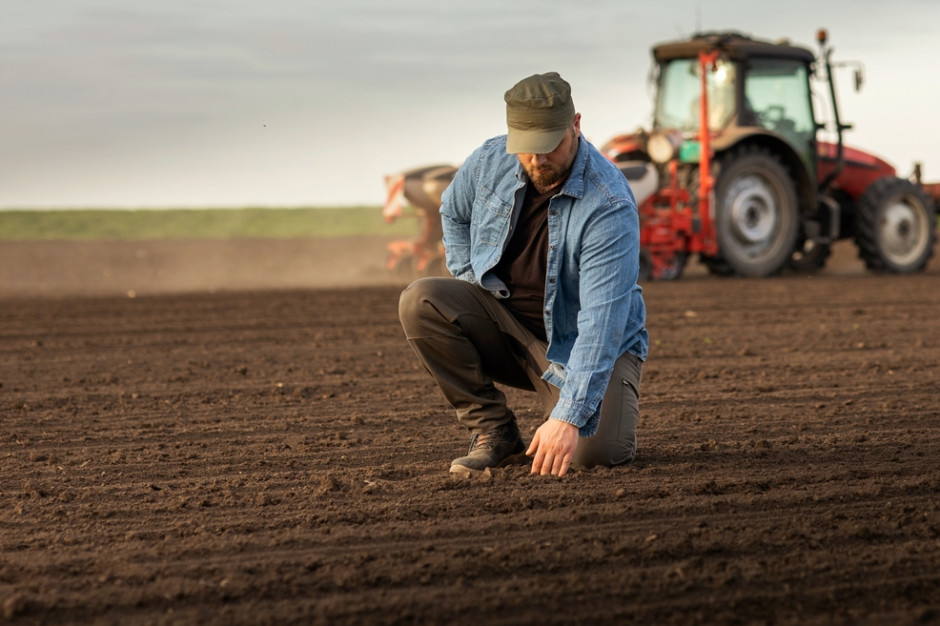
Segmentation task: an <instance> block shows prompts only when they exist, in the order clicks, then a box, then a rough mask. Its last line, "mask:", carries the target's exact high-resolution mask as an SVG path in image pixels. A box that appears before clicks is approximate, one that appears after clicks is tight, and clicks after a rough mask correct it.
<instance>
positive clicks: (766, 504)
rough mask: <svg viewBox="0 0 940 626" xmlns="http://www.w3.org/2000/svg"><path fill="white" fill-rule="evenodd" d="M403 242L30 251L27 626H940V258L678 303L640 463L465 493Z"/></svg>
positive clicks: (3, 485) (3, 617)
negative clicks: (428, 368)
mask: <svg viewBox="0 0 940 626" xmlns="http://www.w3.org/2000/svg"><path fill="white" fill-rule="evenodd" d="M384 242H385V239H384V238H381V237H378V238H374V237H373V238H335V239H331V240H330V242H329V243H326V242H324V241H317V240H290V241H276V240H240V241H214V242H213V241H204V240H197V241H189V242H185V241H149V242H128V241H115V242H25V241H24V242H3V243H2V244H0V319H2V320H3V324H2V325H0V420H2V424H3V432H2V434H0V438H2V439H0V441H2V443H0V469H2V471H0V622H3V623H11V624H17V625H18V624H124V623H134V624H324V625H326V624H331V625H337V624H451V625H464V624H466V625H469V624H591V625H594V624H629V623H638V624H676V625H680V624H681V625H689V624H792V625H797V624H799V625H815V624H845V625H849V624H853V625H855V624H859V625H872V626H874V625H880V624H902V625H904V624H911V625H913V624H940V461H938V459H940V391H938V389H940V386H938V385H940V382H938V381H940V371H938V363H940V315H938V312H940V261H938V259H934V260H933V261H932V263H931V265H930V266H929V267H928V270H927V271H926V272H925V273H923V274H918V275H913V276H886V275H876V274H870V273H867V272H865V271H864V269H863V268H862V265H861V262H860V261H858V259H857V258H855V251H854V247H852V245H851V244H840V245H838V246H836V249H835V252H834V255H833V258H832V259H831V260H830V263H829V267H828V268H827V269H826V270H824V271H823V272H821V273H819V274H818V275H815V276H792V275H789V276H781V277H777V278H771V279H760V280H747V279H719V278H714V277H711V276H708V275H707V274H706V273H705V272H704V270H702V269H701V268H700V267H698V266H693V267H690V268H689V271H688V275H687V276H686V277H684V278H683V279H681V280H678V281H673V282H653V283H648V284H646V285H645V295H646V299H647V306H648V309H649V324H648V326H649V330H650V333H651V344H652V345H651V353H650V358H649V360H648V362H647V364H646V367H645V369H644V378H643V383H642V387H641V405H640V408H641V421H640V435H639V452H638V458H637V461H636V462H635V463H634V464H632V465H630V466H627V467H622V468H616V469H590V470H585V469H582V470H577V471H573V472H572V473H570V474H569V475H568V476H566V477H564V478H563V479H550V478H542V477H533V476H530V475H529V474H528V473H527V470H526V468H524V467H514V468H507V469H501V470H496V471H492V472H489V473H487V474H485V475H480V476H474V477H472V478H471V479H464V478H452V477H451V476H450V475H449V474H448V473H447V470H448V466H449V463H450V460H451V459H452V458H454V457H456V456H460V455H462V454H464V452H465V449H466V445H467V442H468V437H467V435H466V433H465V432H463V431H462V430H461V429H460V428H459V427H458V426H457V424H456V421H455V419H454V418H453V415H452V413H451V411H450V410H449V409H448V407H447V406H446V405H445V404H444V402H443V399H442V398H441V395H440V393H439V392H438V390H437V389H436V387H435V386H434V384H433V382H432V380H431V379H430V377H429V376H428V375H427V374H426V373H425V372H424V371H423V370H422V369H421V368H420V367H419V366H418V364H417V361H416V359H415V358H414V357H413V355H412V354H411V352H410V348H409V347H408V345H407V344H406V343H405V341H404V339H403V337H402V332H401V329H400V327H399V325H398V321H397V308H396V307H397V297H398V292H399V291H400V288H401V287H402V286H403V283H402V282H401V279H400V278H392V277H389V276H386V275H384V274H383V273H382V271H381V265H382V261H383V258H382V245H383V244H384ZM509 396H510V398H511V400H512V401H513V406H514V408H515V409H516V413H517V415H518V416H519V418H520V425H521V427H522V429H523V433H524V436H525V437H526V439H527V440H528V439H529V438H530V437H531V434H532V432H533V431H534V430H535V428H536V427H537V425H538V410H537V406H536V403H535V401H534V398H530V397H528V396H526V395H524V394H522V393H520V392H510V393H509Z"/></svg>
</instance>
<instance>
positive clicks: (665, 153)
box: [646, 131, 682, 165]
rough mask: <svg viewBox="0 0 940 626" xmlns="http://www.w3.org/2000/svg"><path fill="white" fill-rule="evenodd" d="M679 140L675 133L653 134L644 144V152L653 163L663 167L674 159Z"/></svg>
mask: <svg viewBox="0 0 940 626" xmlns="http://www.w3.org/2000/svg"><path fill="white" fill-rule="evenodd" d="M681 140H682V138H681V137H680V136H679V135H678V134H677V133H668V132H661V131H660V132H655V133H653V134H652V135H650V138H649V140H647V142H646V151H647V152H648V153H649V155H650V159H651V160H652V161H653V162H654V163H659V164H660V165H663V164H665V163H669V162H670V161H672V160H673V159H674V158H676V154H677V151H678V149H679V143H680V142H681Z"/></svg>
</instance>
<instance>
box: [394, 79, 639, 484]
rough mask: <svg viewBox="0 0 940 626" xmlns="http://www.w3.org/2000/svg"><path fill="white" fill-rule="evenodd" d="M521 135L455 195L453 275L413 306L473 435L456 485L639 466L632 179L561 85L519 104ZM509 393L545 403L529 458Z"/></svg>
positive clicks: (519, 92) (436, 371) (496, 144)
mask: <svg viewBox="0 0 940 626" xmlns="http://www.w3.org/2000/svg"><path fill="white" fill-rule="evenodd" d="M505 100H506V121H507V126H508V134H507V135H502V136H499V137H495V138H493V139H490V140H489V141H487V142H485V143H484V144H483V145H482V146H481V147H480V148H478V149H477V150H476V151H475V152H474V153H473V154H472V155H471V156H470V157H469V158H468V159H467V161H466V162H465V163H464V164H463V165H462V166H461V167H460V169H459V170H458V172H457V174H456V176H455V178H454V181H453V182H452V183H451V185H450V186H449V187H448V188H447V191H446V192H445V193H444V196H443V198H442V206H441V217H442V221H443V228H444V246H445V249H446V251H447V254H446V257H447V268H448V270H450V273H451V274H452V275H453V277H454V278H449V277H448V278H423V279H420V280H418V281H415V282H414V283H412V284H411V285H410V286H409V287H408V288H407V289H405V291H404V292H403V293H402V295H401V301H400V303H399V317H400V319H401V323H402V327H403V328H404V331H405V336H406V337H407V339H408V341H409V343H410V344H411V346H412V348H413V349H414V351H415V353H416V354H417V355H418V357H419V358H420V360H421V362H422V363H423V364H424V365H425V367H426V368H427V369H428V371H429V372H430V373H431V375H432V376H433V377H434V378H435V379H436V381H437V383H438V385H439V386H440V388H441V390H442V391H443V393H444V397H445V398H446V399H447V400H448V401H449V402H450V403H451V405H453V407H454V408H455V409H456V411H457V418H458V420H459V421H460V422H461V423H462V424H463V425H464V426H466V427H467V429H468V430H469V431H470V433H471V440H470V450H469V452H468V454H467V455H466V456H463V457H460V458H458V459H455V460H454V461H453V462H452V463H451V467H450V471H451V472H452V473H467V472H474V471H480V470H483V469H485V468H487V467H499V466H502V465H506V464H509V463H515V462H521V461H522V460H524V459H525V456H526V455H528V456H531V457H532V473H535V474H543V475H547V474H552V475H556V476H563V475H564V474H565V473H566V472H567V471H568V468H569V467H570V466H571V465H572V464H575V465H583V466H594V465H606V466H614V465H620V464H623V463H628V462H630V461H632V460H633V458H634V455H635V451H636V426H637V418H638V414H639V409H638V398H639V385H640V374H641V370H642V364H643V361H644V360H645V358H646V353H647V349H648V347H649V338H648V335H647V332H646V329H645V321H646V307H645V304H644V302H643V297H642V290H641V288H640V287H639V286H638V285H637V278H638V273H639V245H640V242H639V221H638V215H637V210H636V203H635V201H634V198H633V193H632V192H631V190H630V187H629V185H628V184H627V181H626V178H624V176H623V174H621V172H620V171H619V170H618V169H617V167H616V166H614V165H613V164H612V163H611V162H610V161H609V160H608V159H606V158H605V157H604V156H603V155H602V154H600V152H598V151H597V149H596V148H594V146H592V145H591V144H590V143H588V141H587V140H585V139H584V138H583V137H582V136H581V114H580V113H577V112H576V111H575V108H574V103H573V102H572V99H571V89H570V86H569V85H568V83H567V82H565V81H564V80H563V79H562V78H561V76H559V75H558V74H557V73H556V72H550V73H548V74H541V75H540V74H536V75H534V76H530V77H528V78H526V79H524V80H522V81H520V82H518V83H517V84H516V85H515V86H513V87H512V88H511V89H510V90H509V91H507V92H506V94H505ZM496 383H499V384H503V385H508V386H512V387H518V388H522V389H528V390H532V391H535V392H537V393H538V394H539V396H540V398H541V400H542V404H543V406H544V408H545V417H546V418H547V419H546V420H545V421H544V422H543V423H542V425H541V426H540V427H539V428H538V430H536V432H535V435H534V436H533V438H532V442H531V444H530V445H529V447H528V449H527V448H526V447H525V444H524V443H523V441H522V437H521V435H520V433H519V428H518V425H517V423H516V418H515V415H514V414H513V412H512V411H511V410H510V409H509V408H508V407H507V406H506V397H505V394H504V393H503V392H501V391H500V390H499V389H498V388H497V387H496Z"/></svg>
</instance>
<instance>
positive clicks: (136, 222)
mask: <svg viewBox="0 0 940 626" xmlns="http://www.w3.org/2000/svg"><path fill="white" fill-rule="evenodd" d="M406 211H407V210H406ZM419 229H420V225H419V223H418V220H417V219H415V216H414V213H413V212H409V213H406V215H404V216H403V217H401V218H400V219H398V220H396V221H395V222H393V223H391V224H388V223H386V222H385V220H384V219H383V218H382V209H381V208H380V207H366V206H363V207H341V208H296V209H280V208H278V209H268V208H244V209H137V210H111V209H70V210H11V211H0V240H7V241H9V240H36V239H41V240H49V239H85V240H97V239H104V240H108V239H230V238H262V239H264V238H294V237H297V238H304V237H346V236H354V235H388V236H396V237H397V236H405V237H410V236H416V235H417V233H418V231H419Z"/></svg>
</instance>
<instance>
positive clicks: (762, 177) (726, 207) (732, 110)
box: [603, 31, 940, 279]
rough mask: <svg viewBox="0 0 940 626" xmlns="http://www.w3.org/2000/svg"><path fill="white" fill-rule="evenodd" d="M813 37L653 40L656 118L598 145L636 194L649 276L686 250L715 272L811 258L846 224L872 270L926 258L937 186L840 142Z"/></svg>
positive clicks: (771, 268) (823, 59)
mask: <svg viewBox="0 0 940 626" xmlns="http://www.w3.org/2000/svg"><path fill="white" fill-rule="evenodd" d="M819 44H820V58H819V59H817V58H816V56H815V55H814V54H813V53H812V52H810V51H809V50H807V49H805V48H802V47H797V46H792V45H789V44H788V43H776V44H774V43H769V42H765V41H758V40H755V39H752V38H750V37H746V36H743V35H740V34H738V33H708V34H702V35H697V36H695V37H693V38H691V39H687V40H683V41H677V42H670V43H664V44H660V45H657V46H655V47H654V48H653V58H654V61H655V66H654V72H655V73H654V77H655V81H656V86H657V95H656V106H655V112H654V116H653V126H652V129H651V130H650V131H648V132H647V131H643V130H640V131H637V132H636V133H634V134H630V135H621V136H618V137H615V138H614V139H612V140H611V141H609V142H608V143H607V144H605V146H604V147H603V150H604V152H605V153H606V154H607V156H608V157H609V158H611V159H612V160H613V161H614V162H616V163H618V165H619V166H620V168H621V171H623V172H624V175H625V176H627V178H628V179H629V180H630V182H631V185H632V187H633V189H634V193H635V194H636V196H637V204H638V207H639V210H640V221H641V242H640V243H641V254H642V259H641V272H642V274H643V276H644V277H651V278H661V279H672V278H677V277H679V276H680V275H681V273H682V270H683V268H684V266H685V263H686V261H687V259H688V258H689V257H690V256H691V255H693V254H698V255H699V258H700V259H701V260H702V261H703V262H704V264H705V265H706V266H707V267H708V269H709V270H710V271H711V272H712V273H714V274H721V275H740V276H769V275H772V274H776V273H778V272H780V271H781V270H783V269H784V268H785V267H790V268H792V269H794V270H797V271H812V270H816V269H819V268H821V267H823V265H824V264H825V262H826V259H827V257H828V256H829V253H830V246H831V244H832V243H833V242H834V241H836V240H838V239H843V238H849V237H852V238H854V240H855V243H856V245H857V247H858V252H859V256H860V257H861V259H862V260H863V261H864V263H865V265H866V266H867V267H868V268H869V269H872V270H877V271H886V272H895V273H908V272H916V271H920V270H922V269H923V268H924V267H925V265H926V264H927V261H928V260H929V259H930V257H931V256H932V254H933V250H934V245H935V243H936V229H937V215H936V212H937V209H936V202H937V200H938V198H940V188H938V187H940V186H938V185H926V186H922V185H921V184H920V180H919V178H920V175H919V167H916V168H915V174H914V175H913V176H912V178H911V179H905V178H899V177H898V176H897V175H896V172H895V169H894V168H893V167H892V166H891V165H889V164H888V163H886V162H884V161H882V160H881V159H879V158H877V157H875V156H873V155H870V154H866V153H864V152H861V151H858V150H854V149H852V148H848V147H846V146H844V145H843V143H842V134H843V131H845V130H847V129H849V128H850V125H848V124H844V123H843V122H842V121H841V120H840V118H839V110H838V105H837V101H836V90H835V84H834V78H833V75H832V63H831V61H830V56H831V49H830V48H827V46H826V35H825V31H820V33H819ZM814 80H824V81H825V82H826V83H828V85H827V87H828V92H829V100H830V102H831V107H832V126H831V128H830V133H834V135H835V138H834V141H829V142H826V141H822V140H821V138H820V135H821V134H822V133H823V132H824V131H825V129H826V128H825V125H824V124H821V123H820V122H819V117H818V116H817V115H816V114H815V113H816V112H815V111H814V106H813V105H814V99H813V96H812V91H811V86H812V83H813V82H814ZM860 82H861V77H860V72H859V71H858V70H856V87H858V86H859V85H860ZM928 192H930V193H928Z"/></svg>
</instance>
